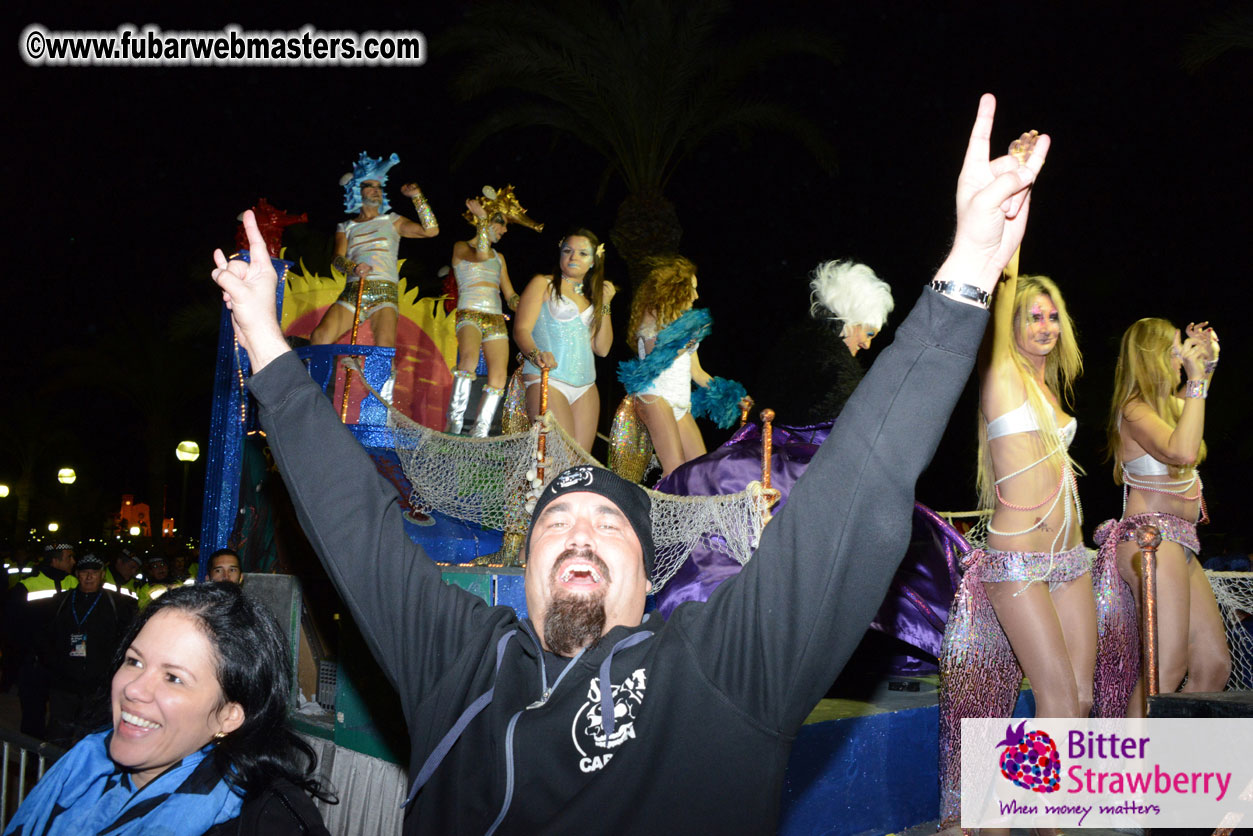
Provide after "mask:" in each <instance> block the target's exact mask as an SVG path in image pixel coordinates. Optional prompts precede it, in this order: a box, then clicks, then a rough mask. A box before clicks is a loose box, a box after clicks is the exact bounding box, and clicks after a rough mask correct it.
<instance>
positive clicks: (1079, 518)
mask: <svg viewBox="0 0 1253 836" xmlns="http://www.w3.org/2000/svg"><path fill="white" fill-rule="evenodd" d="M1056 453H1057V451H1053V452H1049V453H1045V454H1044V455H1043V456H1041V457H1040V458H1038V459H1036V460H1035V461H1033V462H1032V463H1031V464H1029V465H1027V466H1026V467H1022V468H1019V469H1018V470H1015V471H1014V472H1013V473H1009V474H1006V475H1005V476H1002V477H1001V478H1000V479H997V480H996V484H995V490H996V499H997V501H998V502H1000V503H1001V504H1002V505H1004V506H1005V507H1006V508H1008V509H1010V510H1012V511H1034V510H1036V509H1037V508H1040V507H1042V506H1043V505H1044V503H1046V502H1049V500H1052V503H1051V504H1050V505H1049V507H1048V510H1047V511H1045V512H1044V513H1043V514H1041V515H1040V518H1039V519H1038V520H1036V521H1035V524H1034V525H1032V526H1030V527H1028V528H1024V529H1022V530H1021V531H1001V530H1000V529H997V528H993V527H992V524H991V523H990V522H989V523H988V532H989V533H990V534H996V535H999V536H1001V537H1019V536H1021V535H1023V534H1030V533H1031V532H1032V531H1035V530H1036V529H1037V528H1040V527H1041V526H1042V525H1044V522H1045V520H1047V519H1048V518H1049V517H1050V516H1051V515H1052V513H1053V511H1054V510H1055V509H1056V508H1057V503H1059V502H1061V503H1063V506H1062V524H1061V526H1060V527H1059V528H1058V530H1057V536H1055V537H1054V538H1053V542H1052V543H1051V544H1049V564H1048V567H1047V568H1046V569H1045V570H1044V572H1042V573H1041V574H1039V575H1038V576H1036V577H1031V578H1027V582H1026V583H1025V584H1023V587H1022V589H1019V590H1018V591H1017V592H1015V593H1014V597H1015V598H1017V597H1018V596H1019V595H1021V594H1022V593H1023V592H1025V591H1026V590H1027V587H1029V586H1031V584H1032V583H1034V582H1036V581H1044V580H1047V579H1048V578H1049V577H1050V575H1051V574H1052V572H1053V562H1054V558H1055V557H1056V556H1057V547H1058V545H1059V543H1060V544H1061V545H1062V546H1063V547H1064V546H1065V544H1066V542H1067V541H1068V540H1069V539H1070V532H1071V530H1072V526H1075V525H1083V506H1082V505H1080V504H1079V485H1078V483H1077V482H1076V481H1075V471H1074V468H1072V467H1071V466H1070V461H1069V459H1068V458H1067V457H1065V456H1064V455H1063V457H1062V472H1061V477H1060V478H1059V479H1058V480H1057V487H1056V488H1054V489H1053V492H1052V493H1050V494H1049V495H1048V496H1046V497H1045V498H1044V499H1043V500H1041V501H1040V502H1039V503H1037V504H1035V505H1015V504H1013V503H1012V502H1006V501H1005V498H1004V497H1002V496H1001V483H1002V482H1006V481H1008V480H1010V479H1013V478H1014V477H1015V476H1021V475H1022V474H1024V473H1026V472H1027V471H1029V470H1031V469H1032V468H1034V467H1038V466H1039V465H1041V464H1044V463H1045V462H1046V461H1048V460H1049V459H1050V458H1052V457H1053V456H1054V455H1056Z"/></svg>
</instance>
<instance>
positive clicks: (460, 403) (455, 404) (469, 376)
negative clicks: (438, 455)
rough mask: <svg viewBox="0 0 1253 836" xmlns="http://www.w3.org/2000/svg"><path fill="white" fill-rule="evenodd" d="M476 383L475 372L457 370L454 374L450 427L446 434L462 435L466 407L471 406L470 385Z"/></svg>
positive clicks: (446, 428) (449, 407) (450, 401)
mask: <svg viewBox="0 0 1253 836" xmlns="http://www.w3.org/2000/svg"><path fill="white" fill-rule="evenodd" d="M472 383H474V372H463V371H461V370H460V369H457V370H456V371H455V372H453V373H452V397H450V398H449V399H448V425H447V426H446V427H444V432H446V433H452V434H453V435H460V434H461V424H462V422H463V421H465V417H466V407H468V406H469V405H470V385H471V384H472Z"/></svg>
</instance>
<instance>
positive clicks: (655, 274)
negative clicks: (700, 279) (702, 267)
mask: <svg viewBox="0 0 1253 836" xmlns="http://www.w3.org/2000/svg"><path fill="white" fill-rule="evenodd" d="M645 266H646V267H648V278H646V279H645V280H644V283H643V284H642V285H640V288H639V290H637V291H635V298H634V299H632V300H631V320H630V322H629V324H628V325H627V333H626V339H627V342H628V343H631V342H633V341H634V340H635V338H636V336H637V334H638V332H639V329H640V323H641V322H642V321H643V320H644V317H645V316H647V315H648V314H649V313H650V312H651V313H652V314H653V317H654V319H656V320H657V330H658V331H660V330H661V329H662V328H665V327H666V326H667V325H669V324H670V323H671V322H674V321H675V320H676V319H678V318H679V316H680V315H682V314H683V312H684V311H686V310H687V309H688V308H690V307H692V301H693V300H692V278H693V277H694V276H695V275H696V265H695V264H694V263H692V261H691V260H690V259H687V258H684V257H683V256H681V255H665V256H655V257H653V258H650V259H649V260H648V261H647V262H645Z"/></svg>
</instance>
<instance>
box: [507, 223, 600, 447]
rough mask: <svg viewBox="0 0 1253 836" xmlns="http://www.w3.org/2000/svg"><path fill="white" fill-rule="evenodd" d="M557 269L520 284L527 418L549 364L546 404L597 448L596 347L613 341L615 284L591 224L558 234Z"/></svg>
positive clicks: (517, 335) (516, 330)
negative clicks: (608, 278)
mask: <svg viewBox="0 0 1253 836" xmlns="http://www.w3.org/2000/svg"><path fill="white" fill-rule="evenodd" d="M560 250H561V255H560V257H559V259H558V262H557V270H556V271H554V273H553V274H552V275H548V276H544V275H537V276H535V277H534V278H533V279H531V281H530V283H529V284H528V285H527V286H526V290H524V291H523V292H522V302H521V303H520V304H519V305H518V316H517V319H516V320H515V322H514V326H513V341H514V342H515V343H517V344H518V350H519V351H521V352H522V354H523V356H524V357H526V362H524V363H523V365H522V380H523V382H524V383H525V384H526V413H527V418H528V419H530V420H532V421H534V420H535V418H536V416H537V415H539V405H540V386H539V383H540V369H541V368H546V369H548V370H549V375H548V409H549V411H550V412H552V414H553V416H554V417H555V418H556V419H557V423H559V424H560V425H561V426H562V427H563V428H564V429H565V430H566V432H568V433H569V434H570V435H571V436H573V437H574V440H575V441H577V442H578V443H579V446H580V447H582V448H583V449H584V450H591V449H592V442H594V441H595V440H596V422H597V420H598V419H599V417H600V393H599V392H598V391H597V389H596V363H595V360H594V359H593V356H592V355H593V354H595V355H596V356H599V357H604V356H605V355H607V354H608V353H609V349H610V347H611V346H612V345H613V326H612V325H611V324H610V321H609V303H610V301H611V300H612V299H613V297H614V293H615V291H616V288H614V286H613V284H611V283H610V282H607V281H605V263H604V262H605V248H604V245H602V244H601V243H600V239H599V238H597V237H596V235H595V234H594V233H593V232H591V231H590V230H587V229H576V230H574V231H573V232H571V233H569V234H568V235H566V236H565V237H564V238H563V239H562V240H561V247H560Z"/></svg>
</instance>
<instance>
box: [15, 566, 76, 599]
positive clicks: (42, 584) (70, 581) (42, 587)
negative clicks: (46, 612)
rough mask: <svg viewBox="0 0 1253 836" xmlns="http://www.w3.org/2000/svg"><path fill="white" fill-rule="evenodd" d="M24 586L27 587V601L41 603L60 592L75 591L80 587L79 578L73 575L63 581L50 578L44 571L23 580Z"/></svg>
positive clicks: (67, 576)
mask: <svg viewBox="0 0 1253 836" xmlns="http://www.w3.org/2000/svg"><path fill="white" fill-rule="evenodd" d="M21 583H22V586H24V587H26V600H27V601H40V600H43V599H44V598H51V597H52V596H53V595H56V594H57V593H58V592H60V591H62V590H65V589H73V588H74V587H76V586H78V578H76V577H74V576H73V575H66V576H65V578H64V579H63V580H57V579H56V578H50V577H48V576H47V575H45V574H44V573H43V572H42V571H41V572H40V573H39V574H37V575H30V576H29V577H26V578H23V579H22V581H21Z"/></svg>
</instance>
